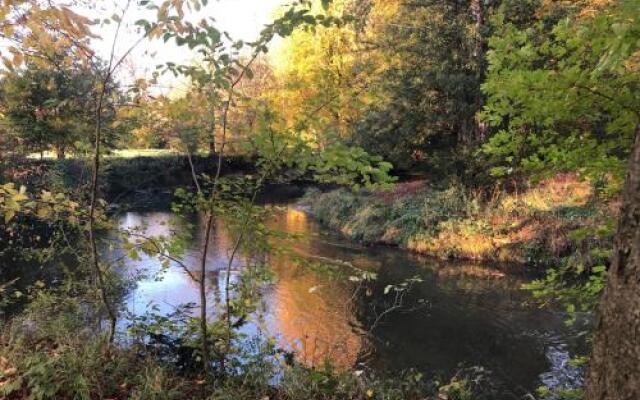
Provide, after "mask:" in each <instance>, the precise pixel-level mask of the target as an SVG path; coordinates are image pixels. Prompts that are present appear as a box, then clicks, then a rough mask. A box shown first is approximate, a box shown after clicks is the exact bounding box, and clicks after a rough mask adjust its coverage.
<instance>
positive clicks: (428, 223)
mask: <svg viewBox="0 0 640 400" xmlns="http://www.w3.org/2000/svg"><path fill="white" fill-rule="evenodd" d="M302 202H303V203H304V204H305V205H307V206H308V207H309V210H310V212H311V213H312V214H313V215H314V216H315V217H316V218H317V219H318V220H319V221H320V222H321V223H323V224H325V225H326V226H328V227H330V228H332V229H334V230H337V231H340V232H341V233H343V234H344V235H346V236H348V237H350V238H351V239H354V240H358V241H361V242H363V243H369V244H387V245H397V246H400V247H402V248H406V249H408V250H411V251H415V252H417V253H421V254H426V255H430V256H435V257H439V258H460V259H472V260H482V261H498V262H517V263H526V264H534V265H549V264H554V263H557V262H559V261H560V260H561V259H563V258H566V257H567V256H570V255H571V254H574V253H575V252H576V250H579V249H582V248H585V247H587V248H591V247H594V246H600V245H606V244H607V243H595V242H598V241H602V240H604V241H608V240H609V239H608V238H604V239H603V238H602V237H601V235H595V234H593V235H592V234H590V233H589V232H587V231H588V230H589V229H590V228H594V229H595V228H596V227H600V226H603V225H606V224H607V223H608V219H609V217H610V216H611V215H612V214H614V212H612V208H614V207H615V205H614V204H610V205H607V206H596V205H595V204H596V202H595V201H593V192H592V189H591V186H590V184H589V183H588V182H584V181H579V180H578V179H576V178H575V176H573V175H560V176H557V177H555V178H553V179H548V180H546V181H543V182H541V183H540V184H538V185H535V186H532V187H530V188H528V189H527V190H524V191H521V192H514V193H505V192H495V193H494V194H493V195H492V196H489V198H488V199H487V198H486V196H485V197H484V198H482V197H481V196H480V195H479V194H478V193H473V192H470V191H467V190H465V189H463V188H462V187H461V186H457V185H452V186H449V187H448V188H444V189H438V188H434V187H430V186H429V185H427V184H426V183H425V182H424V181H415V182H408V183H401V184H398V185H396V187H395V189H394V190H393V191H392V192H388V193H359V194H356V193H353V192H351V191H349V190H346V189H337V190H334V191H330V192H325V193H322V192H320V191H318V190H315V189H313V190H311V191H310V192H308V193H307V194H306V195H305V197H304V198H303V200H302Z"/></svg>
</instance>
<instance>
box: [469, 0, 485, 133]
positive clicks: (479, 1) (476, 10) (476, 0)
mask: <svg viewBox="0 0 640 400" xmlns="http://www.w3.org/2000/svg"><path fill="white" fill-rule="evenodd" d="M471 13H472V14H473V17H474V19H475V21H476V24H475V25H476V26H475V35H476V37H475V48H474V51H473V56H474V57H475V59H476V68H477V71H476V78H477V80H478V85H480V83H481V82H482V80H483V79H484V73H485V71H484V65H485V60H484V55H485V51H484V47H485V44H484V37H483V36H482V30H483V29H484V19H485V18H484V14H485V6H484V0H472V2H471ZM482 107H484V98H483V97H482V92H481V91H480V87H478V88H477V92H476V98H475V114H474V132H475V140H476V141H477V142H483V141H484V140H485V138H486V136H487V127H486V125H485V124H484V123H483V122H481V121H480V120H478V117H477V113H479V112H480V111H481V110H482Z"/></svg>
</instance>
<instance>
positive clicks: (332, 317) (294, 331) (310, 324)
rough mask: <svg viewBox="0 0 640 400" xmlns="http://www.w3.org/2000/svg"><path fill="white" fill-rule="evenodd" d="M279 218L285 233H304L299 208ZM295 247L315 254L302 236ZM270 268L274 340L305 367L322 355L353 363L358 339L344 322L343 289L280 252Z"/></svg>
mask: <svg viewBox="0 0 640 400" xmlns="http://www.w3.org/2000/svg"><path fill="white" fill-rule="evenodd" d="M282 221H283V222H282V224H283V225H285V226H280V228H281V229H284V230H286V231H287V232H308V228H309V227H308V225H309V223H310V222H309V220H308V217H307V215H306V214H305V213H304V212H302V211H300V210H296V209H294V208H287V210H286V211H285V216H284V218H283V219H282ZM295 247H296V249H297V250H298V251H299V252H300V253H302V254H315V252H314V249H313V248H312V246H311V244H310V242H308V241H305V240H303V241H300V242H298V243H297V245H296V246H295ZM271 268H272V269H273V271H274V272H275V274H276V279H277V285H275V288H274V291H275V293H274V299H273V304H272V313H273V318H274V322H275V324H276V325H277V326H278V331H279V332H280V334H281V337H280V340H281V343H280V345H281V346H283V347H285V348H289V349H291V350H293V351H295V352H296V354H297V356H298V359H299V360H301V361H302V362H305V363H306V364H308V365H311V366H313V365H319V364H322V363H323V362H324V361H325V360H328V359H330V360H331V362H332V363H333V364H334V365H336V366H340V367H349V366H352V365H353V364H355V362H356V360H357V357H358V354H359V352H360V349H361V346H362V340H361V337H360V336H359V335H358V334H357V333H355V332H354V330H353V328H352V326H351V324H350V322H351V314H350V312H349V311H348V307H349V301H350V298H351V296H350V293H349V290H348V289H347V288H346V287H345V286H342V285H338V283H337V282H334V281H332V280H330V279H327V278H326V277H322V276H321V275H320V273H318V272H314V271H310V270H309V269H306V268H305V267H304V266H300V265H296V264H295V263H294V262H293V260H292V259H291V258H290V257H287V256H285V255H282V256H278V257H274V259H272V263H271Z"/></svg>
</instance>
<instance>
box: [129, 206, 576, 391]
mask: <svg viewBox="0 0 640 400" xmlns="http://www.w3.org/2000/svg"><path fill="white" fill-rule="evenodd" d="M120 224H121V226H122V227H123V228H133V227H135V226H143V227H144V228H143V231H144V233H145V234H147V235H165V236H171V235H174V234H175V233H176V232H178V231H181V230H190V232H191V233H193V235H192V239H191V240H190V241H189V243H188V244H189V245H188V246H187V248H186V251H185V254H184V256H183V258H184V260H185V264H186V265H187V266H188V267H189V269H190V271H191V272H192V273H196V271H197V270H198V267H197V266H198V260H199V249H200V245H201V243H202V240H203V239H202V230H203V225H204V224H203V221H201V220H200V219H197V218H196V219H194V220H190V221H185V220H180V219H176V218H175V217H174V216H173V215H172V214H171V213H168V212H166V213H165V212H154V213H127V214H125V215H123V216H122V217H121V221H120ZM271 224H272V227H274V228H278V229H281V230H283V231H286V232H288V233H296V234H305V235H306V236H304V237H303V238H301V239H299V240H297V241H295V243H294V244H293V246H292V251H291V253H280V252H276V253H273V254H270V255H269V257H268V263H269V265H270V268H271V269H272V271H273V272H274V274H275V281H274V283H273V284H271V285H268V286H267V287H265V288H264V289H263V293H262V294H263V295H264V304H263V307H262V309H261V310H260V312H258V313H257V314H256V316H255V317H256V318H255V321H253V322H252V323H251V324H249V325H248V327H247V328H246V333H249V334H256V333H259V332H263V331H264V332H266V334H268V335H272V336H275V337H277V338H278V340H279V343H280V345H281V346H283V347H285V348H289V349H291V350H294V351H296V353H297V355H298V358H299V359H301V360H303V361H304V362H306V363H308V364H309V365H317V364H319V363H321V362H322V361H323V360H324V359H325V358H330V359H331V360H332V361H333V362H334V363H336V364H338V365H341V366H351V365H354V363H356V362H357V361H363V360H364V361H366V362H368V363H369V364H370V365H371V366H373V367H375V368H378V369H380V370H385V371H394V370H395V371H397V370H403V369H408V368H417V369H420V370H422V371H425V372H427V373H429V374H437V373H440V372H441V373H443V374H445V375H446V374H450V373H452V372H453V371H455V370H456V369H458V368H459V367H460V366H472V365H482V366H484V367H486V368H488V369H490V370H492V371H493V373H494V375H495V376H496V377H497V379H499V380H501V381H502V382H503V383H504V384H505V386H506V387H507V388H508V390H507V392H513V393H515V394H517V395H522V394H523V393H526V392H530V391H533V390H534V389H535V388H536V387H537V386H539V385H540V384H541V382H542V380H544V381H547V382H548V381H552V380H553V379H554V377H555V376H561V375H563V374H565V373H566V370H565V369H563V368H562V367H557V366H556V365H555V364H557V363H554V359H555V358H553V357H550V356H549V354H556V353H557V352H556V353H554V352H553V350H550V349H557V348H562V349H564V350H563V351H565V352H566V353H571V352H573V351H574V350H575V346H579V345H580V342H579V341H578V340H574V339H573V332H571V331H570V330H569V329H568V328H566V327H565V326H564V324H563V321H562V319H563V316H562V315H560V314H558V313H554V312H550V311H543V310H539V309H536V308H534V307H531V306H527V305H526V304H525V303H526V300H527V294H526V293H524V292H523V291H521V290H520V289H519V287H520V286H521V284H522V283H524V282H525V281H526V280H527V279H528V278H527V276H526V275H525V274H524V273H522V271H520V270H518V269H516V270H508V269H507V270H505V269H493V268H488V267H486V266H480V265H471V264H459V263H443V262H435V261H433V260H428V259H424V258H420V257H417V256H413V255H410V254H407V253H405V252H402V251H398V250H394V249H388V248H380V247H373V248H365V247H361V246H358V245H355V244H352V243H350V242H347V241H345V240H343V239H341V238H340V237H338V236H335V235H331V234H327V233H324V232H322V231H321V230H320V229H319V228H318V226H317V225H316V224H315V223H314V222H313V221H312V220H310V219H309V218H308V217H307V215H306V214H305V213H303V212H302V211H300V210H297V209H296V208H294V207H283V208H282V210H281V212H279V213H278V215H277V217H276V218H274V219H273V221H272V222H271ZM231 242H232V239H231V235H230V234H229V232H228V231H227V229H226V228H225V226H224V224H223V223H222V222H219V223H217V224H216V226H215V230H214V234H213V235H212V238H211V242H210V249H211V250H210V254H209V258H208V260H207V276H206V280H207V288H208V293H207V295H208V296H209V299H210V301H211V304H218V305H220V304H222V303H223V302H224V285H225V280H226V276H225V274H226V272H225V268H226V265H227V262H228V250H229V248H230V246H231V244H232V243H231ZM297 256H304V257H306V258H307V259H310V260H314V259H316V258H319V259H335V260H340V262H343V263H351V264H353V265H356V266H358V267H359V268H362V269H365V270H370V271H375V272H376V273H377V274H378V279H377V280H376V281H375V283H374V287H373V288H372V289H373V290H372V291H371V292H370V293H368V294H367V293H365V292H360V294H358V296H356V297H353V286H352V285H351V284H350V283H349V282H348V280H347V279H332V278H331V277H329V276H327V275H326V274H325V273H323V272H321V271H318V270H316V269H313V268H308V267H305V266H304V265H301V264H300V263H299V262H297V261H296V259H297ZM247 260H248V256H246V255H242V256H241V257H239V258H238V259H237V260H236V262H235V263H234V266H233V268H232V276H231V279H232V281H233V280H234V279H236V278H237V276H238V273H239V271H240V269H241V268H242V265H245V264H246V263H247ZM129 267H130V268H129V270H128V273H131V274H145V278H144V279H142V280H141V281H140V282H139V283H138V285H137V287H136V288H135V289H134V290H133V291H132V293H131V295H130V296H129V299H128V306H129V309H130V310H131V311H133V312H134V313H138V314H140V313H143V312H144V311H145V310H146V307H147V305H148V304H149V303H155V304H156V305H157V306H158V307H159V310H160V312H164V313H168V312H171V311H173V310H174V308H175V307H177V306H178V305H180V304H184V303H189V302H193V303H197V301H198V288H197V284H196V283H195V282H194V281H193V280H192V279H191V278H190V277H189V276H188V274H187V273H186V272H185V271H184V270H182V269H181V268H179V267H177V266H176V265H173V266H172V267H171V268H169V269H168V270H166V271H164V272H162V269H161V268H160V263H159V262H158V260H157V259H151V258H145V257H143V259H142V260H141V261H139V262H133V261H131V262H130V263H129ZM157 274H160V276H157ZM413 276H419V277H420V278H421V279H422V282H420V283H417V284H415V285H414V286H413V287H412V290H411V292H410V293H409V294H408V295H407V297H406V299H405V300H404V301H405V302H406V304H408V305H410V304H418V303H420V304H426V305H427V306H426V307H421V308H419V309H416V310H414V311H412V312H408V311H407V310H406V308H408V307H405V309H399V310H398V311H397V312H393V313H390V314H389V315H388V316H387V317H386V318H383V319H382V320H380V321H378V322H377V323H375V329H373V330H372V339H371V340H366V341H365V340H364V339H363V336H362V335H361V333H360V332H362V331H368V330H370V329H372V328H373V324H374V320H375V317H376V313H378V314H379V310H380V309H379V308H378V309H376V311H375V312H374V310H373V307H372V305H378V306H379V305H381V304H384V303H385V302H388V300H389V299H388V297H386V296H385V294H384V288H385V287H386V286H387V285H390V284H397V283H399V282H403V281H404V280H406V279H407V278H411V277H413ZM220 309H221V307H211V308H210V310H209V311H210V317H214V315H215V314H219V313H220ZM563 354H564V353H563ZM556 358H557V357H556Z"/></svg>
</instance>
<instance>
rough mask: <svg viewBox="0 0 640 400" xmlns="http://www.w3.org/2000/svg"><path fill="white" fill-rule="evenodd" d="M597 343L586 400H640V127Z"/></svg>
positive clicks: (595, 341) (599, 319)
mask: <svg viewBox="0 0 640 400" xmlns="http://www.w3.org/2000/svg"><path fill="white" fill-rule="evenodd" d="M607 275H608V277H607V286H606V287H605V289H604V293H603V295H602V299H601V302H600V308H599V310H598V312H599V316H598V321H597V324H596V329H595V335H594V339H593V353H592V355H591V361H590V365H589V374H588V381H587V391H586V396H585V398H586V400H604V399H607V400H637V399H640V124H638V126H637V127H636V139H635V145H634V148H633V151H632V153H631V158H630V160H629V170H628V172H627V179H626V183H625V188H624V192H623V198H622V209H621V211H620V218H619V225H618V232H617V233H616V240H615V244H614V249H613V258H612V260H611V267H610V268H609V272H608V274H607Z"/></svg>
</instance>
